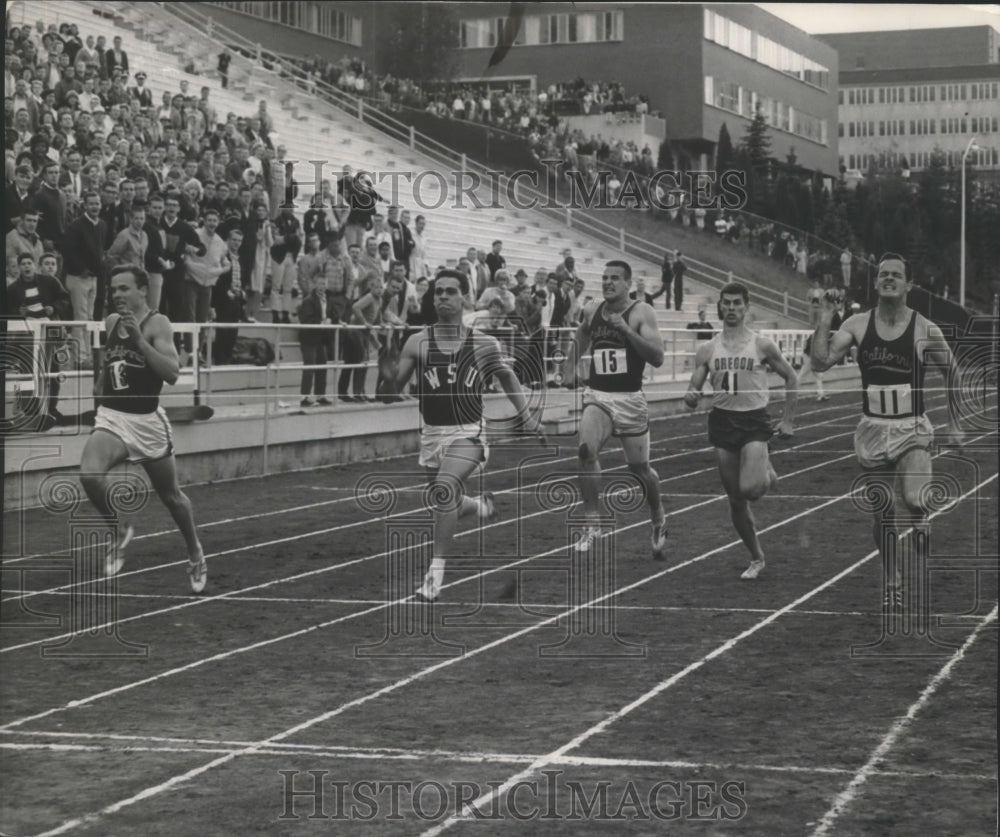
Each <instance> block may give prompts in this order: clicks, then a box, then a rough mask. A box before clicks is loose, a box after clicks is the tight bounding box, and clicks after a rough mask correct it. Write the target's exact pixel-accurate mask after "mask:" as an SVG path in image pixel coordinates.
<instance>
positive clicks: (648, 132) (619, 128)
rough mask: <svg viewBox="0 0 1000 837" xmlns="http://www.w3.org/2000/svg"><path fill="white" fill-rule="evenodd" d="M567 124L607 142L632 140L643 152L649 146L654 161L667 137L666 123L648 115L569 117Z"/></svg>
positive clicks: (618, 114) (585, 134)
mask: <svg viewBox="0 0 1000 837" xmlns="http://www.w3.org/2000/svg"><path fill="white" fill-rule="evenodd" d="M566 123H567V124H568V125H569V127H570V128H572V129H577V128H579V129H580V130H581V131H583V134H584V136H588V137H589V136H597V135H600V136H602V137H604V139H606V140H621V141H622V142H628V141H629V140H631V141H632V142H634V143H635V144H636V147H637V148H638V149H639V150H640V151H642V148H643V146H644V145H648V146H649V147H650V149H651V150H652V152H653V160H654V162H655V160H656V153H657V150H658V149H659V147H660V143H661V142H663V140H664V138H665V137H666V123H665V122H664V120H662V119H657V118H656V117H652V116H649V115H648V114H641V115H639V116H636V115H635V114H624V113H602V114H598V115H590V116H568V117H566Z"/></svg>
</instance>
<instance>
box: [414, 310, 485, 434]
mask: <svg viewBox="0 0 1000 837" xmlns="http://www.w3.org/2000/svg"><path fill="white" fill-rule="evenodd" d="M425 339H426V340H427V341H428V345H427V352H426V354H425V355H424V356H423V358H422V359H421V361H420V363H419V368H418V370H417V371H418V380H419V382H420V384H419V390H418V397H419V404H420V415H421V416H422V418H423V420H424V423H425V424H430V425H436V426H437V425H458V424H478V423H479V422H480V421H482V418H483V386H484V383H485V382H484V380H483V374H482V371H481V370H480V369H479V365H478V363H477V361H476V350H475V342H474V337H473V330H472V329H469V333H468V335H466V338H465V340H463V341H462V344H461V345H460V346H459V347H458V350H457V351H455V352H445V351H442V350H441V348H440V347H439V346H438V344H437V340H436V339H435V337H434V328H433V327H431V328H429V329H428V330H427V335H426V337H425Z"/></svg>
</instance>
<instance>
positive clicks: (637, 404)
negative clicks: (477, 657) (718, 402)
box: [576, 261, 667, 561]
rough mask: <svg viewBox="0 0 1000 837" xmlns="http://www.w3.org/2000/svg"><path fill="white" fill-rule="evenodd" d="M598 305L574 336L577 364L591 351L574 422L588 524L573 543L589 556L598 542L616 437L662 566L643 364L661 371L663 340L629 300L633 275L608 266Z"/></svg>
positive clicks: (645, 312)
mask: <svg viewBox="0 0 1000 837" xmlns="http://www.w3.org/2000/svg"><path fill="white" fill-rule="evenodd" d="M601 282H602V284H601V287H602V290H603V297H604V298H603V299H602V300H594V301H593V302H591V303H589V304H588V305H587V307H586V308H584V311H583V319H582V322H581V323H580V326H579V328H577V331H576V352H577V355H576V356H577V358H582V357H583V356H584V354H585V353H586V352H587V350H588V348H589V349H590V352H591V360H590V368H589V378H588V381H587V388H586V389H585V390H584V393H583V415H582V416H581V418H580V449H579V462H580V494H581V495H582V497H583V508H584V514H585V516H586V518H587V521H588V524H587V527H586V529H585V530H584V532H583V534H582V536H581V537H580V539H579V540H578V541H577V543H576V549H577V551H578V552H587V551H588V550H589V549H590V548H591V545H592V544H593V542H594V540H595V539H596V538H598V537H600V535H601V531H600V528H599V527H598V525H597V521H598V517H599V514H600V511H599V508H598V503H599V500H600V488H601V479H600V478H601V464H600V461H599V459H598V457H599V456H600V453H601V450H603V448H604V446H605V444H607V442H608V439H610V438H611V437H612V436H617V437H618V438H619V439H621V443H622V448H623V450H624V451H625V460H626V462H627V463H628V469H629V471H631V472H632V473H633V474H634V475H635V476H636V477H637V478H638V480H639V482H641V483H642V487H643V490H644V491H645V495H646V502H647V504H648V505H649V514H650V520H651V521H652V524H653V533H652V537H651V542H652V548H653V558H654V559H656V560H658V561H663V560H665V559H666V549H667V527H666V524H665V523H664V514H663V504H662V502H661V500H660V478H659V476H658V475H657V473H656V471H654V470H653V469H652V468H651V467H650V465H649V409H648V407H647V405H646V396H645V395H644V394H643V391H642V375H643V372H644V371H645V369H646V364H647V363H648V364H650V365H652V366H656V367H659V366H661V365H662V364H663V339H662V338H661V337H660V332H659V331H658V330H657V327H656V314H655V313H654V311H653V308H652V306H650V305H648V304H647V303H645V302H633V301H632V300H630V299H629V291H630V290H631V289H632V268H631V267H630V266H629V264H628V263H627V262H623V261H612V262H608V263H607V265H606V266H605V268H604V275H603V276H602V277H601Z"/></svg>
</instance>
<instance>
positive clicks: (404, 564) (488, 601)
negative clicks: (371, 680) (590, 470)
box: [355, 440, 646, 658]
mask: <svg viewBox="0 0 1000 837" xmlns="http://www.w3.org/2000/svg"><path fill="white" fill-rule="evenodd" d="M520 444H522V445H523V447H518V448H517V450H518V451H519V453H520V458H519V461H518V465H517V482H516V484H515V487H514V488H513V489H510V490H508V491H505V492H503V498H502V501H503V505H504V507H505V508H504V512H503V515H504V518H505V520H506V522H505V523H503V524H501V525H503V526H504V527H505V528H504V530H503V534H493V535H492V536H491V535H489V530H488V527H485V526H478V523H477V521H476V520H475V517H474V516H470V517H468V518H463V522H462V523H460V526H467V527H470V528H473V529H477V531H474V532H470V533H467V534H465V535H464V536H463V541H462V547H461V555H460V556H457V555H456V556H454V557H449V558H448V560H447V563H446V569H445V573H446V576H445V582H446V583H445V587H444V594H443V595H442V598H441V599H440V600H439V602H437V603H427V602H423V601H419V600H417V599H416V598H415V597H414V595H413V593H414V591H415V590H416V589H417V588H418V587H419V586H420V583H421V579H422V578H423V574H424V572H425V571H426V570H427V567H428V566H429V565H430V561H431V557H432V552H433V544H434V539H435V533H436V526H437V525H438V521H437V517H436V511H437V510H441V509H443V508H452V509H453V510H454V509H457V508H458V507H459V505H460V504H461V502H462V499H461V498H460V497H457V496H455V491H454V488H453V487H449V485H448V484H447V483H445V484H438V483H433V484H428V483H427V481H426V475H425V474H423V473H421V472H420V471H419V470H410V471H401V472H393V473H379V474H370V475H367V476H365V477H363V478H362V479H361V480H359V481H358V483H357V485H356V486H355V502H356V503H357V504H358V506H359V508H360V509H361V511H362V512H363V513H364V514H366V515H369V516H374V517H384V519H385V524H384V525H385V544H384V548H383V552H382V555H383V558H384V567H385V569H384V577H385V591H384V596H385V603H386V606H385V609H384V613H385V621H384V626H383V631H382V635H381V636H379V637H377V638H375V639H374V641H371V642H367V643H364V644H362V645H358V646H357V647H356V648H355V654H356V655H357V656H360V657H372V656H379V657H381V656H394V657H399V656H411V657H454V656H461V655H462V654H464V653H466V650H467V649H466V645H465V640H466V638H467V637H468V636H469V635H470V631H478V630H483V629H490V630H496V629H503V630H506V631H512V630H513V631H518V630H521V629H526V628H532V627H543V626H544V627H545V629H546V630H545V631H544V639H543V638H541V637H540V638H539V640H538V644H537V645H536V646H535V653H537V654H538V656H541V657H562V658H566V657H569V658H608V657H637V658H643V657H645V654H646V649H645V647H644V646H643V645H641V644H636V643H632V642H629V641H627V640H625V639H623V638H622V637H621V636H620V635H619V631H618V615H619V614H618V608H617V596H616V592H617V589H618V583H617V565H618V560H619V551H618V543H617V537H616V515H623V514H631V513H634V512H636V511H639V510H640V509H643V508H645V492H644V490H643V488H642V484H641V483H640V482H639V480H638V479H637V478H636V477H634V476H633V475H632V474H628V473H624V474H623V473H615V472H611V473H608V474H604V475H602V477H601V487H602V489H603V491H602V499H603V503H604V508H603V511H602V515H601V518H600V520H599V521H598V525H599V528H600V530H601V537H599V538H597V539H596V541H595V542H594V543H593V545H592V546H591V547H590V548H589V549H588V550H586V551H578V550H576V549H575V548H574V547H575V545H576V544H577V542H578V541H579V540H580V538H581V537H582V536H583V534H584V532H585V530H586V529H587V527H588V526H591V525H594V521H592V520H588V519H586V518H585V517H584V513H583V507H582V505H581V504H580V503H579V502H578V499H579V497H578V490H577V477H578V474H577V473H576V472H575V471H562V470H556V469H555V462H556V461H557V460H558V458H559V453H560V450H561V449H560V448H559V447H558V446H548V447H544V446H543V447H542V448H540V447H539V445H538V443H537V441H536V442H531V441H528V440H525V441H524V442H523V443H520ZM407 486H409V487H408V488H407ZM484 489H485V485H484V483H483V475H482V472H481V471H480V472H479V473H478V474H476V475H474V477H473V478H472V479H470V480H469V485H467V487H466V490H467V491H468V494H469V495H472V496H478V495H481V494H482V493H483V490H484ZM538 515H546V517H547V519H549V520H552V521H554V522H553V525H552V527H551V532H550V536H549V537H547V538H546V539H545V540H544V542H540V541H539V539H538V536H537V534H536V535H534V536H532V535H529V534H528V532H527V530H526V529H525V528H524V525H523V523H524V521H527V520H529V519H531V518H533V517H536V516H538ZM560 521H561V522H560ZM451 582H457V583H454V584H452V583H451ZM552 589H555V590H559V591H562V596H563V597H562V598H561V599H560V600H559V601H558V608H557V609H553V607H552V606H551V603H549V604H548V606H544V607H543V606H539V605H533V604H532V599H533V598H534V593H535V592H536V591H539V590H542V591H544V590H548V591H551V590H552ZM497 606H502V607H503V609H504V612H503V614H502V615H501V614H500V613H499V611H498V608H497ZM553 632H555V634H556V636H555V637H553Z"/></svg>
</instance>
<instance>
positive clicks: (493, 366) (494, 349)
mask: <svg viewBox="0 0 1000 837" xmlns="http://www.w3.org/2000/svg"><path fill="white" fill-rule="evenodd" d="M475 339H476V343H475V346H476V365H477V366H478V367H479V370H480V373H481V374H482V375H483V377H484V378H489V377H490V376H491V375H492V376H493V377H495V378H496V379H497V380H498V381H499V382H500V386H501V387H503V391H504V392H505V393H506V394H507V398H508V399H509V400H510V403H511V404H512V405H513V406H514V409H515V410H517V415H518V418H519V419H520V420H521V423H522V424H523V426H524V428H525V430H527V431H529V432H531V433H537V432H538V428H539V424H540V420H541V415H540V414H539V415H535V416H533V415H532V414H531V411H530V410H529V408H528V399H527V398H525V396H524V390H522V389H521V382H520V381H519V380H518V379H517V375H515V374H514V370H513V369H511V368H510V367H509V366H508V365H507V364H506V363H504V360H503V357H502V356H501V354H500V344H499V343H498V342H497V341H496V338H493V337H490V336H488V335H486V334H476V338H475Z"/></svg>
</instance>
